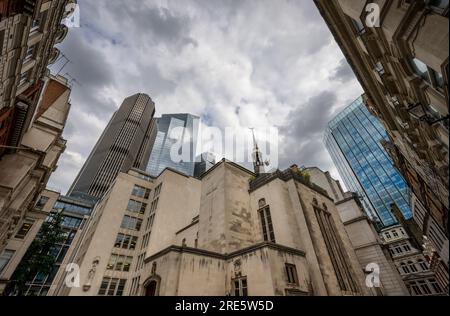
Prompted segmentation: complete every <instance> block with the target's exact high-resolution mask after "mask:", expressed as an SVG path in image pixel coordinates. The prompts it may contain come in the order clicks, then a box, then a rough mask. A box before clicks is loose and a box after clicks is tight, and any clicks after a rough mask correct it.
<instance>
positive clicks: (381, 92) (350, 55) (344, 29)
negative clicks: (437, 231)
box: [315, 0, 449, 234]
mask: <svg viewBox="0 0 450 316" xmlns="http://www.w3.org/2000/svg"><path fill="white" fill-rule="evenodd" d="M372 2H373V3H372V4H371V5H373V4H375V5H377V6H378V8H379V9H380V10H379V13H380V16H379V20H378V22H380V23H379V24H380V25H379V27H377V26H375V27H371V26H370V25H368V24H367V23H366V20H370V17H371V16H369V15H371V14H373V12H370V10H369V9H368V7H367V6H366V5H367V4H368V3H369V2H368V1H352V0H315V3H316V5H317V7H318V8H319V10H320V13H321V14H322V16H323V18H324V19H325V21H326V23H327V24H328V26H329V28H330V30H331V31H332V33H333V35H334V37H335V39H336V41H337V43H338V44H339V46H340V47H341V49H342V51H343V53H344V54H345V57H346V58H347V60H348V62H349V64H350V65H351V67H352V68H353V70H354V72H355V74H356V76H357V77H358V79H359V81H360V83H361V85H362V86H363V88H364V90H365V92H366V95H365V102H366V105H367V106H368V108H369V109H370V110H371V111H372V113H373V114H374V115H376V116H377V117H378V118H379V119H380V120H381V121H382V123H383V124H384V126H385V127H386V130H387V131H388V134H389V138H390V142H388V143H387V144H386V145H387V147H388V148H387V149H388V151H389V153H390V154H391V156H392V158H393V159H394V162H395V164H396V167H397V168H398V169H399V170H400V171H401V172H402V174H403V176H404V178H405V180H406V181H407V182H408V184H409V186H410V187H411V189H412V190H413V191H414V193H415V194H416V196H417V197H418V198H419V200H420V201H421V203H422V204H423V205H424V207H425V208H426V209H427V210H428V211H429V212H430V214H431V215H432V216H436V215H435V214H436V213H438V215H437V218H435V219H436V221H438V223H440V224H441V225H442V230H444V231H447V223H448V202H449V195H448V180H449V178H448V169H449V165H448V162H449V153H448V145H449V134H448V126H449V124H448V122H449V121H448V114H449V113H448V109H449V103H448V63H449V59H448V55H449V53H448V52H449V20H448V2H445V1H444V2H436V1H422V0H420V1H405V0H393V1H384V0H383V1H372ZM433 3H435V5H433ZM440 6H442V7H440ZM447 234H448V232H447Z"/></svg>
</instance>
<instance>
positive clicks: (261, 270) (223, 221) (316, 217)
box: [54, 160, 372, 296]
mask: <svg viewBox="0 0 450 316" xmlns="http://www.w3.org/2000/svg"><path fill="white" fill-rule="evenodd" d="M139 192H141V193H140V194H139ZM139 196H140V197H139ZM136 202H137V203H136ZM143 203H144V204H143ZM130 209H133V211H130ZM88 225H89V226H88V228H87V229H86V230H85V232H84V236H83V237H82V241H81V242H80V246H79V248H78V249H75V250H74V251H73V255H72V257H71V258H69V259H68V260H69V261H68V262H74V263H77V264H79V266H80V279H81V284H80V287H78V288H77V287H73V288H68V287H66V286H65V284H64V282H61V283H60V284H58V285H57V288H56V290H55V292H54V295H75V296H79V295H83V296H91V295H118V296H119V295H127V296H128V295H129V296H144V295H147V296H154V295H161V296H166V295H180V296H181V295H187V296H197V295H199V296H200V295H208V296H224V295H232V296H247V295H250V296H255V295H268V296H273V295H308V296H310V295H319V296H325V295H334V296H341V295H371V294H372V293H371V291H370V290H369V289H368V288H367V287H366V285H365V277H364V273H363V272H362V270H361V267H360V263H359V262H358V259H357V255H356V254H355V252H354V251H353V247H352V244H351V241H350V239H349V238H348V236H347V234H346V232H345V228H344V225H343V223H342V221H341V220H340V218H339V214H338V211H337V208H336V205H335V204H334V202H333V200H332V199H331V198H330V197H329V196H328V195H327V194H326V191H325V190H323V189H321V188H320V187H318V186H317V185H314V184H312V183H310V182H308V181H307V179H305V178H303V177H302V176H301V175H299V174H298V173H297V172H296V171H295V170H293V169H288V170H286V171H284V172H276V173H274V174H263V175H260V176H259V177H255V174H253V173H252V172H250V171H248V170H246V169H244V168H242V167H240V166H238V165H236V164H234V163H232V162H228V161H226V160H223V161H221V162H220V163H218V164H216V165H215V166H214V167H213V168H211V169H210V170H209V171H207V172H206V173H205V174H204V175H203V176H202V177H201V179H195V178H192V177H187V176H185V175H183V174H181V173H178V172H176V171H174V170H171V169H166V170H165V171H164V172H163V173H162V174H161V175H160V176H159V177H158V178H151V177H148V176H147V175H145V174H143V173H142V172H139V171H138V170H135V169H132V170H130V171H129V172H128V173H127V174H125V173H121V174H120V175H119V176H118V178H117V179H116V181H115V183H114V184H113V185H112V187H111V189H110V191H109V192H108V193H107V194H106V195H105V196H104V197H103V199H101V200H100V201H99V203H98V204H97V206H96V207H95V209H94V211H93V214H92V217H91V219H90V223H89V224H88ZM130 240H131V242H130Z"/></svg>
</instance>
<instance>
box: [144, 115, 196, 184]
mask: <svg viewBox="0 0 450 316" xmlns="http://www.w3.org/2000/svg"><path fill="white" fill-rule="evenodd" d="M156 123H157V129H158V130H157V134H156V139H155V142H154V145H153V150H152V152H151V154H150V159H149V163H148V165H147V172H148V173H149V174H150V175H151V176H154V177H157V176H159V174H160V173H161V172H163V171H164V169H166V168H171V169H174V170H177V171H179V172H182V173H184V174H186V175H188V176H194V171H195V160H196V159H195V158H196V157H197V155H198V154H197V153H196V151H197V140H198V132H199V123H200V118H199V117H197V116H194V115H191V114H164V115H162V116H161V118H157V119H156ZM183 150H184V151H186V150H187V151H188V152H184V153H183ZM171 151H174V152H176V156H178V157H174V158H180V157H181V156H184V157H181V158H184V160H183V159H180V160H179V161H177V159H175V160H174V159H172V158H173V157H171Z"/></svg>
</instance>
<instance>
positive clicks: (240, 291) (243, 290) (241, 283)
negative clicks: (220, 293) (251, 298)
mask: <svg viewBox="0 0 450 316" xmlns="http://www.w3.org/2000/svg"><path fill="white" fill-rule="evenodd" d="M233 284H234V296H248V287H247V278H246V277H242V278H239V279H234V281H233Z"/></svg>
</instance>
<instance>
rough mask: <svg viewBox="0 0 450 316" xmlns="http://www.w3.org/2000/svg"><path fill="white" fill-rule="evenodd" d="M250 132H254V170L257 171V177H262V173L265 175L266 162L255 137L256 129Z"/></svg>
mask: <svg viewBox="0 0 450 316" xmlns="http://www.w3.org/2000/svg"><path fill="white" fill-rule="evenodd" d="M250 130H251V131H252V135H253V155H252V156H253V168H254V170H255V173H256V175H257V176H258V175H260V174H262V173H264V171H265V170H264V162H263V157H262V153H261V151H260V150H259V147H258V143H257V141H256V137H255V129H254V128H250Z"/></svg>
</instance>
